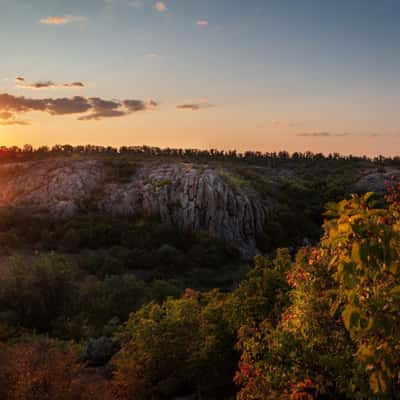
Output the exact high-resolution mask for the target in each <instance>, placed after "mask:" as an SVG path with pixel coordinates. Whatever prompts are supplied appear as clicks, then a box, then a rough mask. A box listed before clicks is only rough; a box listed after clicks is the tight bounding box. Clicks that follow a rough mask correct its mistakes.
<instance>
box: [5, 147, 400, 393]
mask: <svg viewBox="0 0 400 400" xmlns="http://www.w3.org/2000/svg"><path fill="white" fill-rule="evenodd" d="M24 151H25V150H24ZM381 161H382V162H383V160H381ZM310 162H311V161H310ZM313 162H317V161H315V160H314V161H313ZM325 162H327V160H325ZM332 162H333V160H332ZM335 162H338V163H339V164H337V165H338V166H337V167H335V168H334V170H333V172H332V170H330V173H329V179H325V180H318V179H317V180H316V179H312V180H310V181H309V182H310V184H309V185H308V184H305V182H306V180H304V181H301V179H299V177H298V176H297V180H295V181H293V180H292V181H290V180H289V181H288V180H286V181H285V182H286V183H285V185H281V186H279V188H280V190H279V193H278V192H276V193H275V194H274V195H275V196H282V201H281V203H282V205H281V209H280V210H278V211H277V213H276V215H275V224H272V226H269V228H268V227H267V229H266V233H265V234H266V235H267V237H264V238H260V243H261V244H262V243H263V241H264V242H265V243H271V238H274V240H275V242H272V244H269V246H268V247H267V248H265V252H266V253H265V255H263V256H257V257H256V258H255V259H254V262H253V263H252V265H249V266H248V265H244V264H243V262H240V261H238V255H237V253H236V250H235V249H233V248H230V246H229V244H227V243H223V242H219V241H217V240H215V238H210V237H209V236H207V235H205V234H204V233H201V232H198V233H194V234H183V233H182V232H180V231H178V230H176V229H174V228H171V227H167V226H165V225H163V224H160V223H159V222H158V221H156V220H149V219H129V218H128V219H127V218H124V219H122V218H120V219H118V218H107V217H104V216H101V215H97V214H96V213H91V212H88V213H87V214H86V215H84V216H80V217H75V218H68V219H65V220H59V221H57V222H56V221H54V220H45V219H43V218H41V219H37V218H35V217H32V216H27V215H17V214H13V213H3V214H2V215H1V218H0V232H1V237H0V251H1V258H2V269H1V270H0V399H6V400H17V399H18V400H22V399H29V400H30V399H31V400H39V399H40V400H41V399H55V400H67V399H68V400H69V399H78V400H79V399H81V400H86V399H87V400H89V399H104V400H109V399H121V400H131V399H132V400H136V399H138V400H140V399H143V400H146V399H152V400H153V399H154V400H158V399H160V400H162V399H174V398H175V397H177V398H178V397H179V396H193V397H192V398H193V399H194V398H196V399H210V400H211V399H231V398H237V399H238V400H252V399H253V400H259V399H282V400H285V399H287V400H295V399H328V400H329V399H387V398H392V399H397V398H400V395H399V392H400V381H399V377H400V367H399V366H400V359H399V349H400V333H399V331H398V326H399V324H400V275H399V272H400V271H399V268H400V202H399V197H398V193H399V189H400V188H399V187H392V188H390V190H389V194H388V195H387V196H386V199H385V200H384V201H383V200H382V199H379V201H377V198H376V197H375V196H373V195H371V194H367V195H363V196H358V195H353V196H351V197H350V196H349V197H347V198H346V199H345V200H341V201H339V202H333V203H330V204H329V205H328V209H327V211H326V213H325V215H324V218H325V222H324V223H323V227H322V230H321V231H320V230H318V229H317V228H316V227H317V224H318V223H319V222H321V223H322V219H323V217H322V216H321V215H320V213H321V208H322V204H323V203H324V202H326V201H328V200H329V199H333V200H338V199H340V198H342V197H343V196H344V195H345V194H346V192H347V188H348V179H352V178H349V177H348V176H344V175H343V174H342V175H341V172H343V171H345V170H349V171H350V170H351V167H352V165H353V164H346V163H347V161H344V160H336V161H335ZM355 162H360V163H363V162H367V163H369V162H374V161H371V160H362V159H360V160H356V161H355ZM376 162H377V161H376ZM384 162H386V161H384ZM391 162H395V161H394V160H391ZM299 165H300V164H299ZM322 165H323V163H320V164H318V168H319V169H321V168H322V169H324V168H328V169H329V168H331V167H332V165H331V164H329V163H328V164H326V165H328V166H329V167H325V166H322ZM299 168H300V169H301V167H299ZM235 171H240V173H239V172H238V175H234V178H235V179H238V178H237V177H238V176H239V177H241V178H243V179H247V180H248V181H251V182H253V184H254V185H259V186H258V189H259V190H260V192H262V191H263V190H269V188H268V187H265V185H263V182H261V181H260V180H259V179H258V177H257V176H256V175H254V171H253V170H252V169H251V168H250V169H249V168H248V166H245V167H243V168H241V169H238V170H235ZM311 171H312V170H311ZM307 174H312V172H310V169H309V167H307V168H306V167H305V168H304V170H303V172H302V173H301V176H303V177H305V176H307ZM322 175H323V174H321V176H322ZM228 178H229V179H232V177H228ZM299 182H302V183H303V184H302V185H299ZM236 183H238V184H240V181H239V182H236ZM318 185H319V186H318ZM285 199H286V200H285ZM290 199H294V201H293V202H292V203H291V202H290V201H289V200H290ZM272 222H273V221H272ZM285 227H286V230H285V229H284V228H285ZM302 228H303V229H302ZM268 229H270V231H268ZM314 230H315V232H314V233H313V234H312V235H313V236H312V238H313V239H314V238H316V237H318V235H320V234H322V235H321V238H320V240H318V241H317V240H316V241H315V243H308V244H307V245H304V246H302V247H299V246H298V245H299V243H300V241H301V239H302V238H304V237H311V232H312V231H314ZM309 232H310V233H309ZM297 239H298V240H297ZM289 245H290V246H291V248H290V249H289V248H279V247H280V246H281V247H282V246H289ZM271 250H274V251H271ZM99 337H106V338H109V339H110V340H111V342H112V343H113V346H114V345H115V346H114V347H113V351H112V352H110V354H109V355H106V357H104V360H102V361H101V362H98V360H97V363H94V361H93V359H92V358H91V356H90V354H89V353H90V352H89V351H88V350H89V348H90V346H91V345H92V343H93V341H94V339H97V338H99ZM88 344H89V346H88Z"/></svg>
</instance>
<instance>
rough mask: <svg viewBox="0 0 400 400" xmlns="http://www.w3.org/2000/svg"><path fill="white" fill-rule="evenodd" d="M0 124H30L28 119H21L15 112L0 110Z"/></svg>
mask: <svg viewBox="0 0 400 400" xmlns="http://www.w3.org/2000/svg"><path fill="white" fill-rule="evenodd" d="M0 125H1V126H8V125H29V123H28V122H26V121H20V120H17V119H16V118H15V115H14V114H13V113H10V112H9V111H1V112H0Z"/></svg>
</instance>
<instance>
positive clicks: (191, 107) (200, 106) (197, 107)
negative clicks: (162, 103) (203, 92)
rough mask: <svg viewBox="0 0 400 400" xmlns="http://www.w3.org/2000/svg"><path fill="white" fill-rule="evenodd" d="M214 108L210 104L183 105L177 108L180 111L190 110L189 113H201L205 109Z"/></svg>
mask: <svg viewBox="0 0 400 400" xmlns="http://www.w3.org/2000/svg"><path fill="white" fill-rule="evenodd" d="M211 107H213V106H212V105H211V104H208V103H183V104H178V105H177V106H176V108H177V109H178V110H188V111H199V110H201V109H204V108H211Z"/></svg>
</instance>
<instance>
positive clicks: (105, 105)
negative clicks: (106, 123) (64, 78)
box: [0, 93, 157, 124]
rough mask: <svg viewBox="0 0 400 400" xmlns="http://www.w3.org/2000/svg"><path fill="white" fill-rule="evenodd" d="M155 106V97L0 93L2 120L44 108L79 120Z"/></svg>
mask: <svg viewBox="0 0 400 400" xmlns="http://www.w3.org/2000/svg"><path fill="white" fill-rule="evenodd" d="M155 107H157V103H156V102H155V101H154V100H151V101H149V102H144V101H143V100H134V99H127V100H123V101H116V100H104V99H102V98H100V97H89V98H87V97H82V96H74V97H63V98H44V99H33V98H27V97H24V96H20V97H16V96H13V95H11V94H8V93H2V94H0V119H1V120H2V121H3V124H5V123H6V122H7V121H9V122H11V121H14V124H15V123H19V124H21V123H22V121H19V120H17V119H16V117H17V115H18V114H22V113H28V112H34V111H35V112H44V113H47V114H50V115H71V114H79V118H78V119H79V120H100V119H103V118H111V117H122V116H125V115H129V114H132V113H134V112H138V111H146V110H150V109H154V108H155Z"/></svg>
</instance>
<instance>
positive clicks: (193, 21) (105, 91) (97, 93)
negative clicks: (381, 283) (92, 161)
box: [0, 0, 400, 155]
mask: <svg viewBox="0 0 400 400" xmlns="http://www.w3.org/2000/svg"><path fill="white" fill-rule="evenodd" d="M25 143H30V144H33V145H35V146H37V145H42V144H48V145H52V144H55V143H70V144H86V143H93V144H102V145H114V146H120V145H142V144H147V145H156V146H161V147H167V146H169V147H197V148H211V147H216V148H221V149H232V148H236V149H238V150H248V149H252V150H262V151H273V150H274V151H275V150H280V149H285V150H288V151H291V152H292V151H304V150H312V151H323V152H326V153H328V152H334V151H339V152H341V153H354V154H368V155H376V154H380V153H381V154H386V155H396V154H399V153H400V1H399V0H247V1H245V0H165V1H163V2H161V1H159V2H157V1H155V0H0V145H14V144H16V145H23V144H25Z"/></svg>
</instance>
